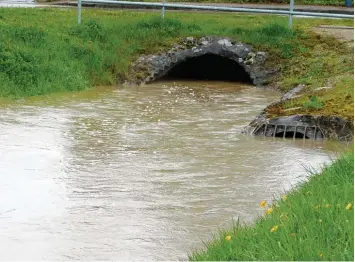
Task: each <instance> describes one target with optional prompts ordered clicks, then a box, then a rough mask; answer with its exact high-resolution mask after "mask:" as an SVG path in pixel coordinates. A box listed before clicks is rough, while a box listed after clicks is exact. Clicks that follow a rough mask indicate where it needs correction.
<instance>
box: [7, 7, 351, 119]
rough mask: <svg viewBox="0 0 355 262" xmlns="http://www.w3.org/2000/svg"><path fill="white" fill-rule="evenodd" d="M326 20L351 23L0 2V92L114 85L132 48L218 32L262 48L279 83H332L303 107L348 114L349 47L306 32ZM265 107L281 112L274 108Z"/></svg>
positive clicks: (157, 47) (135, 52) (285, 86)
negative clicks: (291, 24) (291, 23)
mask: <svg viewBox="0 0 355 262" xmlns="http://www.w3.org/2000/svg"><path fill="white" fill-rule="evenodd" d="M330 21H331V23H332V24H339V25H351V24H352V21H342V20H324V19H323V20H319V19H295V28H296V29H295V30H294V31H290V30H288V29H287V27H286V26H287V18H286V17H280V16H262V15H257V16H252V15H235V14H208V13H199V14H197V13H192V12H191V13H180V12H174V13H169V14H168V16H167V19H165V20H164V21H161V20H160V19H159V15H158V14H156V13H154V12H149V13H147V12H144V13H143V12H134V11H126V10H125V11H118V10H113V11H108V10H93V9H85V10H83V23H82V25H80V26H78V25H77V21H76V10H72V9H57V8H56V9H7V8H6V9H0V97H2V98H18V97H25V96H34V95H43V94H47V93H51V92H62V91H76V90H83V89H86V88H89V87H92V86H98V85H112V84H116V83H117V82H118V81H119V80H120V79H124V78H127V77H128V76H129V74H130V72H129V65H130V63H131V62H132V61H134V60H135V59H136V58H137V56H139V55H140V54H146V53H153V52H160V51H164V50H166V49H167V48H169V47H171V45H172V44H173V43H174V42H175V41H176V40H178V39H179V38H181V37H184V36H191V35H192V36H203V35H220V36H229V37H232V38H234V39H237V40H240V41H244V42H246V43H249V44H251V45H253V46H254V47H255V48H256V49H257V50H266V51H268V52H269V53H270V59H269V63H270V65H272V66H274V65H275V64H277V65H279V66H280V68H281V71H282V77H281V78H280V79H279V81H278V87H279V88H280V89H281V90H284V91H287V90H289V89H290V88H293V87H294V86H296V85H297V84H299V83H305V84H307V85H308V89H307V90H308V91H312V90H313V89H314V88H315V87H319V86H322V85H325V84H327V85H331V86H334V87H335V88H333V89H331V90H329V91H327V92H326V94H321V95H320V98H321V99H322V102H323V103H324V104H328V103H327V101H333V102H334V103H335V105H336V106H333V105H334V103H332V104H331V105H332V106H328V107H323V108H321V109H319V108H318V109H309V108H305V109H304V110H305V111H307V112H309V113H313V112H314V113H317V114H319V113H324V114H337V115H340V116H344V117H346V118H349V119H351V118H352V117H353V110H352V106H353V83H352V81H350V79H351V78H352V77H353V54H352V50H351V48H349V47H348V46H347V45H346V44H342V43H340V42H338V41H336V40H335V39H332V38H329V37H321V36H318V35H316V34H314V33H311V31H310V28H312V27H313V26H316V25H319V24H329V23H330ZM335 45H336V46H337V48H334V46H335ZM273 84H276V83H273ZM344 93H345V94H346V95H344ZM337 101H339V103H337ZM270 114H271V115H280V114H285V112H283V108H276V109H275V110H274V111H272V112H270Z"/></svg>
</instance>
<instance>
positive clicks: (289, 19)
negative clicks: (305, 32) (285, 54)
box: [288, 0, 295, 29]
mask: <svg viewBox="0 0 355 262" xmlns="http://www.w3.org/2000/svg"><path fill="white" fill-rule="evenodd" d="M294 7H295V0H290V16H289V17H288V27H289V28H290V29H291V28H292V16H293V8H294Z"/></svg>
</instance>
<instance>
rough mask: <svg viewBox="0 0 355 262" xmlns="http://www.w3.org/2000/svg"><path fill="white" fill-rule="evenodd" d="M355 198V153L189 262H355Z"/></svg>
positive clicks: (195, 254)
mask: <svg viewBox="0 0 355 262" xmlns="http://www.w3.org/2000/svg"><path fill="white" fill-rule="evenodd" d="M353 195H354V154H353V153H347V154H345V155H343V156H342V157H341V158H340V159H338V160H337V161H335V163H334V164H333V165H331V166H330V167H328V168H326V169H325V170H324V171H323V172H322V173H320V174H318V175H317V174H315V175H312V176H310V178H309V181H308V182H307V183H305V184H303V185H301V186H300V187H299V188H297V189H295V190H294V191H292V192H291V193H290V194H288V195H287V197H286V196H283V199H282V200H280V201H279V202H275V203H273V204H272V205H270V206H269V207H266V208H267V209H266V215H265V216H264V217H261V218H259V219H258V220H257V222H256V224H255V225H253V226H243V225H240V224H237V225H235V226H234V227H233V228H232V229H231V230H230V231H226V232H222V233H221V234H220V236H219V237H217V238H216V239H215V240H214V241H212V242H211V243H209V244H208V245H207V248H208V249H207V251H201V252H197V253H194V254H193V255H192V256H191V257H190V259H191V260H209V261H215V260H239V261H248V260H261V261H274V260H284V261H294V260H307V261H319V260H336V261H353V259H354V211H353V205H354V203H353ZM261 205H262V206H264V205H265V203H261Z"/></svg>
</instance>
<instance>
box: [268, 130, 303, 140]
mask: <svg viewBox="0 0 355 262" xmlns="http://www.w3.org/2000/svg"><path fill="white" fill-rule="evenodd" d="M293 134H294V132H293V131H290V132H286V133H285V138H293ZM283 136H284V132H279V133H276V134H275V137H283ZM295 138H303V133H300V132H296V136H295ZM305 139H309V137H308V136H307V135H306V136H305Z"/></svg>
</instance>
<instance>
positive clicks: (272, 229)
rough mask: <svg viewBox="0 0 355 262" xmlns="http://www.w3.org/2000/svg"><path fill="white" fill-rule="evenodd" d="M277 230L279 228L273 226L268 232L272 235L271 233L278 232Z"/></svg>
mask: <svg viewBox="0 0 355 262" xmlns="http://www.w3.org/2000/svg"><path fill="white" fill-rule="evenodd" d="M278 229H279V226H274V227H273V228H271V229H270V232H271V233H272V232H275V231H276V230H278Z"/></svg>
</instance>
